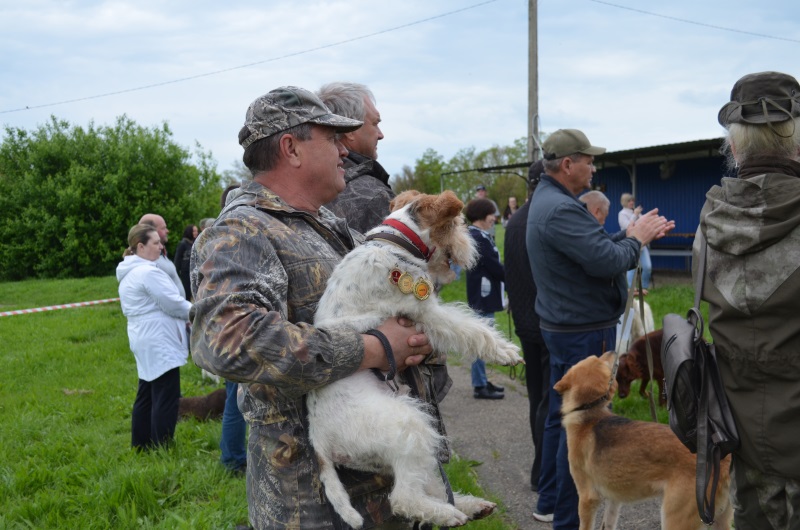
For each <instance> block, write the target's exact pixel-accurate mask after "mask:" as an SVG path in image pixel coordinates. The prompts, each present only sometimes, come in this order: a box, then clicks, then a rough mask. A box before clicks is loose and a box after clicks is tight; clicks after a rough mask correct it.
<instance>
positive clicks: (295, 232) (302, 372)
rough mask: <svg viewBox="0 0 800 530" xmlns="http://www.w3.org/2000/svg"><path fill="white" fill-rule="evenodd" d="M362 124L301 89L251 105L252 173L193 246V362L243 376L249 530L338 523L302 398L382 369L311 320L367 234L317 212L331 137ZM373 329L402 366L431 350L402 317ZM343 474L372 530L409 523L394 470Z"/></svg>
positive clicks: (370, 355) (333, 147)
mask: <svg viewBox="0 0 800 530" xmlns="http://www.w3.org/2000/svg"><path fill="white" fill-rule="evenodd" d="M360 125H361V122H359V121H356V120H351V119H348V118H344V117H342V116H337V115H335V114H332V113H331V112H330V111H329V110H328V109H327V108H326V107H325V106H324V104H323V103H322V102H321V101H320V100H319V99H318V98H317V97H316V96H314V95H313V94H312V93H311V92H309V91H307V90H304V89H300V88H295V87H282V88H279V89H275V90H273V91H271V92H269V93H268V94H266V95H264V96H261V97H260V98H258V99H256V100H255V101H254V102H253V103H252V104H251V105H250V107H249V108H248V111H247V115H246V119H245V126H244V127H243V128H242V130H241V131H240V133H239V143H240V144H241V145H242V146H243V147H244V148H245V154H244V163H245V165H246V166H247V167H248V168H249V169H250V170H251V172H252V173H253V180H252V181H248V182H246V183H244V184H243V185H242V187H241V188H240V189H239V190H236V191H234V192H233V196H232V197H230V198H229V200H228V204H227V206H226V207H225V209H224V210H223V211H222V213H221V214H220V216H219V218H218V219H217V220H216V222H215V223H214V225H213V226H212V227H210V228H208V229H206V230H204V231H203V232H202V234H201V236H200V237H199V238H198V239H197V242H196V243H195V245H194V247H193V249H192V268H193V271H192V289H193V291H194V292H195V300H196V304H195V306H194V309H193V313H192V316H193V320H194V326H193V333H192V357H193V359H194V361H195V363H196V364H197V365H198V366H200V367H202V368H204V369H206V370H209V371H211V372H213V373H216V374H219V375H221V376H223V377H225V378H226V379H228V380H233V381H238V382H239V383H240V387H239V393H238V403H239V408H240V409H241V410H242V412H243V414H244V416H245V419H246V420H247V422H248V423H249V424H250V439H249V447H248V449H249V450H248V455H247V460H248V462H247V497H248V507H249V516H250V522H251V524H253V525H254V527H255V528H257V529H298V530H299V529H303V530H305V529H322V528H325V529H328V528H336V527H337V524H338V519H337V517H336V516H335V514H334V513H333V511H332V510H331V508H330V506H329V505H328V504H327V501H326V500H325V497H324V491H323V489H322V484H321V482H320V480H319V470H318V468H317V460H316V457H315V456H314V453H313V449H312V448H311V447H310V444H309V440H308V433H307V428H308V425H307V421H306V407H305V395H306V394H307V393H308V391H309V390H311V389H314V388H318V387H320V386H323V385H325V384H327V383H329V382H332V381H335V380H338V379H340V378H343V377H346V376H348V375H350V374H352V373H353V372H355V371H356V370H360V369H368V368H371V367H376V368H380V369H383V370H387V369H388V368H389V365H388V361H387V360H386V356H385V352H384V350H383V347H382V346H381V344H380V342H379V341H378V339H376V338H375V337H372V336H369V335H360V334H359V333H356V332H355V331H353V330H352V329H350V328H347V327H341V328H328V329H316V328H314V327H313V326H312V325H311V322H313V318H314V313H315V311H316V308H317V304H318V302H319V299H320V297H321V296H322V293H323V291H324V289H325V285H326V282H327V279H328V277H329V276H330V273H331V271H332V270H333V268H334V267H335V266H336V264H337V263H338V262H339V261H340V260H341V258H342V257H343V256H344V255H345V254H346V253H347V252H348V251H349V250H351V249H352V248H353V247H354V246H355V245H356V244H357V243H358V240H359V239H360V237H361V236H360V234H358V233H356V232H352V231H350V230H348V228H347V225H346V223H345V221H344V220H342V219H339V218H337V217H335V216H334V215H332V214H331V213H330V212H329V211H327V210H326V209H325V208H322V207H321V205H322V204H324V203H326V202H329V201H330V200H331V199H332V198H334V197H335V196H336V194H338V193H339V192H340V191H341V190H342V189H344V170H343V168H342V160H341V159H342V157H344V156H345V155H346V154H347V151H346V150H345V149H344V147H343V146H342V144H341V143H340V142H339V134H340V133H341V132H346V131H349V130H353V129H354V128H356V127H359V126H360ZM378 330H380V331H381V332H383V333H384V334H385V335H386V337H387V338H388V340H389V342H390V344H391V346H392V349H393V350H394V354H395V358H396V361H397V365H398V367H402V368H405V367H407V366H410V365H416V364H419V363H420V362H421V361H422V360H423V359H424V356H425V355H427V354H429V353H430V351H431V349H430V346H429V345H428V344H427V338H426V337H425V336H424V335H421V334H417V332H416V331H415V330H414V327H413V326H411V325H410V323H408V322H403V323H401V322H399V321H398V320H397V319H389V320H387V321H386V322H384V323H383V324H382V325H381V326H379V328H378ZM341 474H342V479H343V482H344V483H345V484H346V486H348V489H349V492H350V494H351V497H352V498H353V505H354V506H355V507H356V509H358V510H359V511H360V512H361V514H362V515H363V516H364V518H365V521H366V523H365V527H366V528H374V527H378V528H403V527H404V526H405V527H408V523H406V522H393V521H394V519H392V518H391V511H390V507H389V504H388V500H387V495H388V492H389V488H390V486H391V484H392V482H391V478H390V477H385V476H379V475H368V474H365V473H358V472H354V471H349V470H343V471H342V473H341ZM397 525H401V526H397ZM402 525H404V526H402Z"/></svg>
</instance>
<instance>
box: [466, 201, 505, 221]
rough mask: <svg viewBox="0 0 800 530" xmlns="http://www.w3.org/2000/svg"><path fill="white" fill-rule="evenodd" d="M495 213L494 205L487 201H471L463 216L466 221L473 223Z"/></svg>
mask: <svg viewBox="0 0 800 530" xmlns="http://www.w3.org/2000/svg"><path fill="white" fill-rule="evenodd" d="M496 211H497V210H495V208H494V203H493V202H492V201H490V200H489V199H472V200H471V201H469V202H468V203H467V206H466V207H465V208H464V215H466V216H467V221H469V222H470V223H474V222H475V221H480V220H481V219H486V217H487V216H488V215H491V214H493V213H495V212H496Z"/></svg>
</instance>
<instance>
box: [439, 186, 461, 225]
mask: <svg viewBox="0 0 800 530" xmlns="http://www.w3.org/2000/svg"><path fill="white" fill-rule="evenodd" d="M435 204H436V209H437V210H438V211H439V213H440V214H441V216H442V217H443V218H445V219H448V220H449V219H452V218H454V217H457V216H459V215H461V210H463V209H464V203H463V202H461V200H460V199H459V198H458V197H457V196H456V194H455V193H453V192H452V191H450V190H444V191H443V192H442V193H441V194H440V195H439V196H438V197H437V198H436V203H435Z"/></svg>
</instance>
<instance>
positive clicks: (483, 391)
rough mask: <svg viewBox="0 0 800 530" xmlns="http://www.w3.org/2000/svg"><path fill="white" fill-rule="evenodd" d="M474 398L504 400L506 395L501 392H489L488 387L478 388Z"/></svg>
mask: <svg viewBox="0 0 800 530" xmlns="http://www.w3.org/2000/svg"><path fill="white" fill-rule="evenodd" d="M472 397H474V398H475V399H503V397H505V394H502V393H500V392H492V391H491V390H489V387H488V386H476V387H475V392H474V393H473V394H472Z"/></svg>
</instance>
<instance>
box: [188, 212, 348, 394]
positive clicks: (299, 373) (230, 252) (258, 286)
mask: <svg viewBox="0 0 800 530" xmlns="http://www.w3.org/2000/svg"><path fill="white" fill-rule="evenodd" d="M302 217H303V216H302V215H300V214H298V215H296V216H294V217H292V216H289V217H288V218H287V219H278V218H276V217H273V216H271V215H268V214H265V213H264V212H262V211H261V210H257V209H256V208H239V209H236V210H234V211H233V212H231V213H230V214H228V215H227V216H221V218H220V220H218V221H217V223H216V224H215V225H214V226H213V227H211V228H208V229H206V230H204V231H203V233H202V234H201V236H200V237H199V238H198V241H197V243H196V244H195V245H194V248H193V250H192V253H193V256H192V258H193V264H194V272H193V278H192V281H193V283H194V284H195V285H196V289H197V296H196V304H195V307H194V309H193V313H192V315H193V321H194V325H193V333H192V357H193V359H194V361H195V363H197V365H198V366H200V367H201V368H204V369H206V370H209V371H210V372H213V373H216V374H218V375H221V376H223V377H225V378H226V379H229V380H232V381H239V382H247V383H251V384H252V383H260V384H262V385H266V386H267V387H268V388H261V389H260V390H261V391H260V392H259V391H258V390H257V389H256V388H252V387H251V391H255V393H256V394H261V395H260V396H259V397H260V398H261V399H263V400H264V401H267V402H276V401H283V400H284V399H291V398H296V397H298V396H300V395H303V394H306V393H307V392H308V391H309V390H310V389H313V388H316V387H319V386H322V385H325V384H326V383H328V382H330V381H332V380H336V379H340V378H342V377H345V376H347V375H349V374H351V373H352V372H354V371H355V370H356V369H357V368H358V366H359V364H360V363H361V360H362V359H363V342H362V340H361V337H360V335H359V334H357V333H356V332H354V331H353V330H352V329H348V328H344V327H343V328H339V329H337V328H332V329H326V330H320V329H316V328H314V327H313V326H311V325H310V324H309V323H310V322H312V321H313V314H314V311H315V310H316V307H317V303H318V301H319V298H320V296H321V294H322V292H323V290H324V287H325V283H326V282H327V279H328V276H329V274H330V272H331V270H332V269H333V267H334V266H335V265H336V263H338V261H339V260H340V259H341V256H342V255H343V253H345V252H346V251H347V250H348V249H346V248H341V249H336V246H335V245H333V246H332V245H331V240H332V239H335V235H334V234H332V233H328V232H329V230H327V229H326V227H325V226H324V225H322V224H321V223H317V225H318V226H314V223H312V222H310V221H309V219H303V218H302ZM307 217H310V216H307ZM312 219H313V218H312ZM341 245H342V244H341V242H339V246H341Z"/></svg>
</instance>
